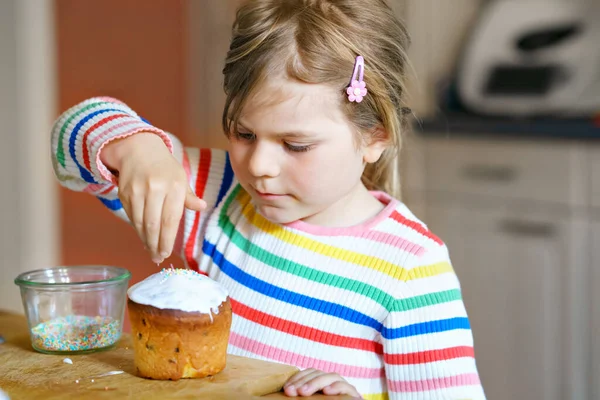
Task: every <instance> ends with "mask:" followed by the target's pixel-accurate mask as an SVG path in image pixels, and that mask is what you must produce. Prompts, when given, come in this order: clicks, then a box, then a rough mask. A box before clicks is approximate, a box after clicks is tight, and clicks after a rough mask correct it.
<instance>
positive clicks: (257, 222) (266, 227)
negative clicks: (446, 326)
mask: <svg viewBox="0 0 600 400" xmlns="http://www.w3.org/2000/svg"><path fill="white" fill-rule="evenodd" d="M238 201H239V202H240V203H241V204H242V206H243V207H242V210H243V211H242V213H243V215H244V216H245V217H246V219H247V220H248V221H249V222H250V223H252V225H254V226H256V227H257V228H258V229H260V230H262V231H263V232H265V233H268V234H269V235H271V236H274V237H276V238H277V239H279V240H281V241H283V242H286V243H289V244H292V245H294V246H297V247H301V248H303V249H306V250H310V251H312V252H314V253H317V254H321V255H323V256H326V257H330V258H335V259H337V260H341V261H345V262H349V263H352V264H357V265H360V266H363V267H367V268H370V269H372V270H375V271H378V272H381V273H384V274H386V275H389V276H391V277H392V278H395V279H399V280H404V281H406V280H411V279H419V278H424V277H430V276H434V275H439V274H443V273H446V272H449V271H452V267H450V266H449V264H447V263H440V264H434V265H432V266H427V267H419V268H416V270H410V271H409V270H406V269H405V268H402V267H401V266H399V265H396V264H393V263H390V262H388V261H385V260H382V259H380V258H377V257H374V256H368V255H365V254H361V253H356V252H353V251H350V250H346V249H342V248H339V247H334V246H330V245H326V244H324V243H321V242H318V241H315V240H311V239H309V238H307V237H305V236H301V235H297V234H295V233H292V232H290V231H289V230H286V229H284V228H282V227H281V226H280V225H278V224H274V223H272V222H271V221H269V220H267V219H266V218H264V217H263V216H262V215H260V214H259V213H257V212H256V209H255V208H254V207H253V206H251V205H250V195H249V194H248V193H247V192H246V191H244V190H241V191H240V193H239V194H238ZM448 267H449V269H448ZM413 271H414V272H413Z"/></svg>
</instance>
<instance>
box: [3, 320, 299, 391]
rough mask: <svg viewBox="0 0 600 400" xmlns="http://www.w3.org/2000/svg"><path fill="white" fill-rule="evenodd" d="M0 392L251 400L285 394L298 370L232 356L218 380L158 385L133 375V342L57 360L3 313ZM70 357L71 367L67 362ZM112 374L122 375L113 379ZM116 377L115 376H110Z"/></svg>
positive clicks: (21, 323)
mask: <svg viewBox="0 0 600 400" xmlns="http://www.w3.org/2000/svg"><path fill="white" fill-rule="evenodd" d="M0 334H1V335H2V336H4V339H5V341H6V342H5V343H4V344H0V389H2V390H4V391H5V392H7V393H8V395H9V396H10V398H11V400H19V399H27V400H37V399H44V400H52V399H68V398H74V399H79V398H82V399H83V398H85V399H122V398H136V399H137V398H143V399H145V400H151V399H166V398H169V399H207V400H213V399H214V400H217V399H218V400H223V399H233V400H238V399H240V400H243V399H253V398H256V397H257V396H263V395H266V394H270V393H275V392H278V391H280V390H281V388H282V386H283V384H284V383H285V382H286V381H287V379H288V378H289V377H291V376H292V375H293V374H295V373H296V372H297V371H298V369H297V368H295V367H291V366H287V365H282V364H276V363H270V362H265V361H260V360H254V359H250V358H245V357H237V356H232V355H229V356H228V359H227V367H226V368H225V370H223V371H222V372H221V373H219V374H217V375H215V376H214V377H209V378H204V379H181V380H179V381H177V382H171V381H154V380H148V379H143V378H139V377H137V376H135V374H134V366H133V349H132V347H131V337H130V336H129V334H124V335H123V337H122V339H121V341H120V343H119V345H118V347H117V348H115V349H113V350H108V351H104V352H99V353H94V354H86V355H75V356H54V355H46V354H41V353H38V352H36V351H34V350H33V349H32V348H31V342H30V339H29V333H28V329H27V322H26V320H25V318H24V317H23V316H21V315H14V314H7V313H2V312H0ZM66 357H68V358H70V359H71V360H72V361H73V364H72V365H71V364H67V363H65V362H63V360H64V359H65V358H66ZM114 371H123V372H121V373H118V374H114ZM110 373H113V375H106V374H110Z"/></svg>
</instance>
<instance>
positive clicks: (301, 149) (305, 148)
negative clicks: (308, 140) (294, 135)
mask: <svg viewBox="0 0 600 400" xmlns="http://www.w3.org/2000/svg"><path fill="white" fill-rule="evenodd" d="M285 147H286V148H287V149H288V150H289V151H293V152H295V153H302V152H305V151H309V150H311V149H312V146H311V145H308V146H295V145H293V144H289V143H286V144H285Z"/></svg>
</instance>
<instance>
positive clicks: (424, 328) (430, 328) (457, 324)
mask: <svg viewBox="0 0 600 400" xmlns="http://www.w3.org/2000/svg"><path fill="white" fill-rule="evenodd" d="M455 329H467V330H468V329H471V325H470V324H469V319H468V318H464V317H457V318H449V319H441V320H437V321H429V322H421V323H418V324H413V325H408V326H403V327H401V328H393V329H390V328H383V329H382V330H381V335H382V336H383V337H384V338H386V339H398V338H403V337H410V336H418V335H426V334H428V333H437V332H446V331H452V330H455Z"/></svg>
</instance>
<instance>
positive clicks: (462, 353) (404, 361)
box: [383, 346, 475, 365]
mask: <svg viewBox="0 0 600 400" xmlns="http://www.w3.org/2000/svg"><path fill="white" fill-rule="evenodd" d="M463 357H470V358H475V352H474V350H473V347H469V346H457V347H449V348H447V349H440V350H429V351H421V352H418V353H408V354H385V355H384V356H383V359H384V360H385V362H386V364H393V365H415V364H427V363H432V362H436V361H444V360H452V359H454V358H463Z"/></svg>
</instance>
